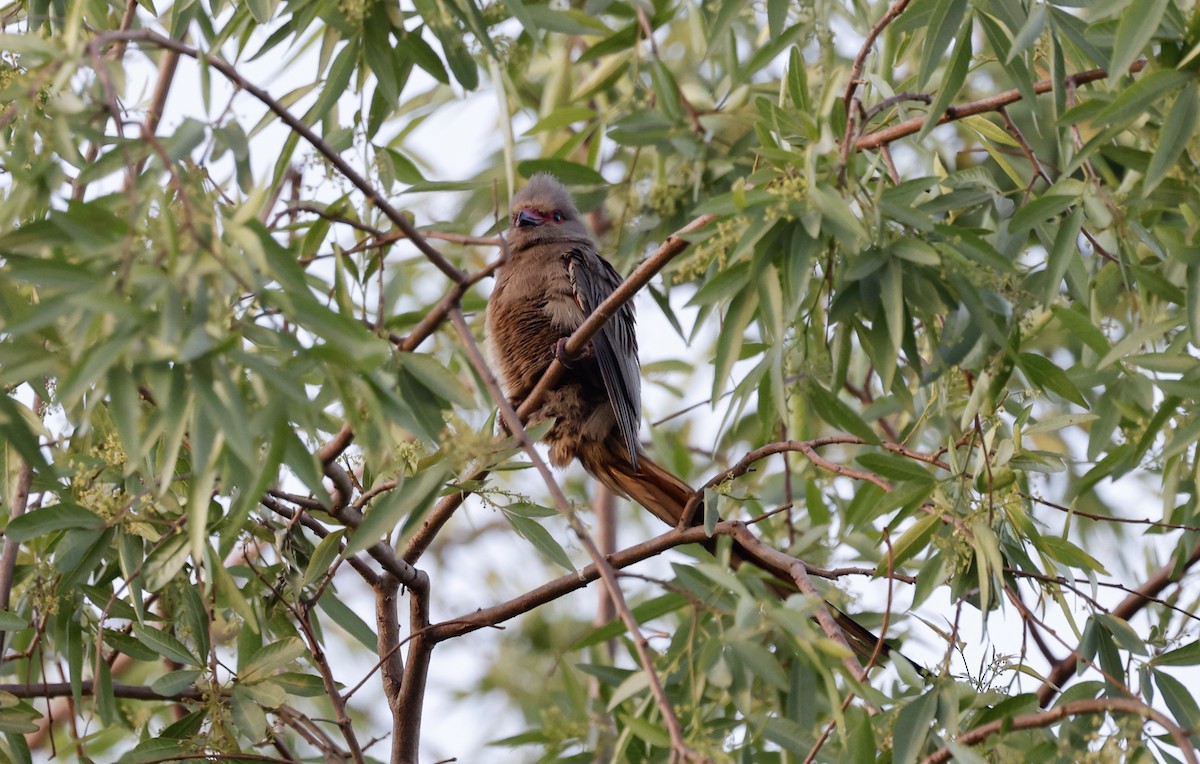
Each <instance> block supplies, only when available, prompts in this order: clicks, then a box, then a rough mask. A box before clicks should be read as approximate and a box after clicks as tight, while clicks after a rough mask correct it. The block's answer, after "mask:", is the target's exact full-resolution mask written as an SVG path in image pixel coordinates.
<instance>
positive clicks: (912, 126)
mask: <svg viewBox="0 0 1200 764" xmlns="http://www.w3.org/2000/svg"><path fill="white" fill-rule="evenodd" d="M1145 66H1146V61H1145V59H1142V60H1140V61H1134V62H1133V65H1132V66H1131V67H1129V71H1130V73H1131V74H1132V73H1134V72H1140V71H1141V70H1142V69H1144V68H1145ZM1107 76H1108V72H1107V71H1106V70H1104V69H1088V70H1087V71H1083V72H1079V73H1077V74H1072V75H1070V76H1068V77H1067V78H1066V79H1065V81H1064V82H1065V84H1067V85H1068V86H1071V87H1075V86H1078V85H1083V84H1086V83H1089V82H1096V81H1097V80H1102V79H1104V78H1105V77H1107ZM1053 89H1054V83H1053V82H1052V81H1050V80H1042V81H1040V82H1035V83H1034V84H1033V92H1034V93H1036V94H1038V95H1042V94H1044V93H1049V92H1050V91H1051V90H1053ZM1020 100H1021V91H1020V90H1017V89H1016V88H1013V89H1012V90H1006V91H1004V92H1003V93H997V94H996V95H993V96H989V97H987V98H981V99H979V100H978V101H971V102H970V103H965V104H962V105H961V106H951V107H949V108H948V109H946V113H945V114H943V115H942V116H941V117H939V118H938V121H937V124H939V125H944V124H946V123H948V122H954V121H956V120H959V119H964V118H966V117H971V116H974V115H976V114H983V113H985V112H989V111H999V110H1000V109H1003V108H1004V107H1005V106H1008V105H1009V104H1014V103H1016V102H1017V101H1020ZM925 121H926V118H925V117H913V118H912V119H906V120H904V121H903V122H899V123H897V124H895V125H892V126H891V127H885V128H884V129H882V130H879V131H876V132H874V133H868V134H867V135H864V136H862V137H861V138H859V139H858V140H856V141H855V142H854V147H855V148H856V149H858V150H859V151H862V150H864V149H875V148H879V147H880V146H883V145H886V144H888V143H891V142H893V141H896V140H899V139H900V138H903V137H905V136H907V135H913V134H914V133H917V132H919V131H920V130H921V127H922V126H924V124H925Z"/></svg>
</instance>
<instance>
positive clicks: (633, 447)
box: [485, 174, 888, 657]
mask: <svg viewBox="0 0 1200 764" xmlns="http://www.w3.org/2000/svg"><path fill="white" fill-rule="evenodd" d="M510 214H511V217H510V221H509V222H510V227H509V229H508V232H507V236H506V241H505V249H506V250H507V252H506V255H505V259H504V261H503V262H502V264H501V266H500V268H499V269H498V272H497V277H496V283H495V286H494V287H493V290H492V294H491V296H490V297H489V298H488V303H487V313H486V320H485V331H486V334H487V338H488V343H489V350H490V353H491V355H492V358H493V359H494V361H495V362H496V365H497V366H498V368H499V372H500V380H501V383H502V385H503V386H504V389H505V393H506V395H507V396H508V397H509V400H510V402H511V403H512V404H513V406H514V408H516V407H519V406H520V404H521V402H522V401H523V400H525V398H526V397H527V396H528V395H529V393H530V392H531V391H532V390H533V388H534V387H535V386H536V385H537V383H538V381H539V380H540V379H541V378H542V375H543V374H544V373H545V372H546V369H547V368H548V367H549V366H550V364H551V363H552V362H553V361H554V360H555V359H558V360H559V361H561V362H562V363H563V364H564V366H565V367H566V372H565V374H564V375H563V376H562V377H561V378H560V381H559V382H558V383H557V384H556V385H555V386H554V387H553V388H552V389H551V390H550V391H548V392H547V394H546V395H545V396H544V398H543V400H542V402H541V404H540V406H538V407H537V409H536V410H535V411H534V412H532V414H531V415H530V417H529V421H528V424H530V425H536V424H538V423H541V422H546V421H550V420H553V423H552V424H551V425H550V428H549V430H548V431H547V432H546V434H545V435H544V436H543V441H544V442H545V443H546V445H547V446H548V447H549V456H550V463H551V464H553V465H554V466H556V467H560V468H561V467H565V466H567V465H568V464H570V463H571V462H572V461H573V460H578V461H579V463H580V464H581V465H582V466H583V468H584V470H585V471H586V472H587V473H588V474H590V475H591V476H592V477H593V478H595V479H596V480H598V481H599V482H600V483H601V484H603V485H605V486H607V487H608V488H609V489H610V490H612V491H613V492H614V493H616V494H618V495H620V496H624V497H626V498H628V499H631V500H633V501H634V502H636V503H638V504H640V505H641V506H643V507H644V508H645V509H647V510H648V511H649V512H650V513H651V514H653V515H654V516H655V517H657V518H658V519H659V520H662V521H663V522H664V523H666V524H668V525H670V526H672V527H674V526H676V525H678V524H679V522H680V519H681V518H682V517H683V515H684V512H685V509H686V507H687V505H688V501H689V500H690V499H691V498H692V496H693V494H694V493H695V492H694V491H693V489H692V488H691V486H689V485H688V484H687V483H685V482H684V481H683V480H682V479H681V478H679V477H678V476H676V475H675V474H674V473H672V472H671V471H670V470H668V469H666V468H664V467H662V466H660V465H659V464H657V463H656V462H654V461H653V460H651V459H650V457H648V456H647V455H646V453H645V451H644V449H643V448H642V446H641V441H640V440H639V438H638V428H639V424H640V420H641V367H640V363H639V361H638V343H637V334H636V332H635V326H634V323H635V315H634V307H633V304H632V303H631V302H626V303H624V304H623V305H622V306H621V307H620V308H619V309H618V310H617V311H616V313H615V314H614V315H613V316H612V317H610V318H609V320H608V321H607V322H605V324H604V325H603V327H601V329H600V330H599V331H598V332H597V333H596V334H595V335H594V336H593V337H592V339H591V341H590V343H589V344H588V345H587V347H586V349H585V350H584V351H582V352H581V353H579V354H578V355H577V356H576V357H574V358H572V357H568V356H567V354H566V352H565V348H566V341H567V338H569V337H570V336H571V334H572V333H573V332H574V331H575V330H576V329H578V328H579V326H580V325H581V324H582V323H583V322H584V320H585V319H586V318H587V317H588V316H589V315H590V314H591V313H592V311H593V310H595V309H596V307H597V306H598V305H599V304H600V303H601V302H603V301H604V299H605V298H607V297H608V296H609V295H610V294H612V292H613V290H615V289H616V288H617V287H618V286H619V285H620V283H621V281H622V279H621V276H620V275H619V274H618V273H617V271H616V269H615V268H613V266H612V265H611V264H610V263H609V262H608V261H607V260H605V259H604V258H603V257H602V256H601V255H600V254H599V252H598V251H597V249H596V245H595V243H594V242H593V241H592V238H591V236H590V234H589V233H588V230H587V227H586V226H585V224H584V222H583V219H582V217H581V216H580V214H579V210H578V209H577V208H576V207H575V202H574V199H573V197H572V195H571V192H570V191H569V190H568V189H567V188H566V186H564V185H563V184H562V183H560V182H559V181H558V179H557V178H555V177H553V176H552V175H548V174H536V175H534V176H533V177H531V178H530V179H529V181H528V182H527V183H526V185H525V187H524V188H522V189H521V190H520V191H519V192H517V194H516V195H515V196H514V197H513V200H512V206H511V211H510ZM692 514H693V524H698V523H700V522H702V519H703V513H702V512H693V513H692ZM707 546H708V547H709V548H710V550H711V549H712V548H713V545H712V544H711V543H710V544H708V545H707ZM742 562H750V563H752V564H753V565H755V566H756V567H759V568H761V569H763V570H765V571H766V572H767V573H769V574H771V575H772V576H774V577H775V578H776V579H778V580H779V581H780V582H782V583H784V584H785V586H782V587H781V586H774V587H772V588H774V589H775V590H776V591H777V593H779V594H781V595H782V596H786V593H794V592H795V588H794V584H793V583H792V578H791V575H790V573H789V572H788V571H787V570H784V569H782V568H780V567H779V566H777V565H775V564H773V562H772V561H770V560H767V559H763V558H762V557H761V556H760V555H755V554H754V553H753V552H752V551H751V550H748V549H746V548H745V547H743V546H742V545H741V544H737V543H736V542H735V544H734V548H733V550H732V553H731V564H733V565H734V566H737V565H739V564H741V563H742ZM788 587H791V588H788ZM831 607H832V606H831ZM832 610H833V613H834V618H835V620H837V621H838V623H839V625H840V626H841V627H842V630H843V632H844V633H845V634H846V636H847V641H848V642H849V643H850V645H851V647H852V648H854V650H855V652H857V653H859V654H860V656H863V657H866V656H869V655H870V654H871V652H873V651H874V650H875V649H876V645H877V644H878V639H877V638H876V637H875V635H874V634H873V633H871V632H870V630H868V629H866V628H865V627H863V626H861V625H859V624H858V623H857V622H855V621H853V620H852V619H850V618H849V617H848V616H846V615H845V614H844V613H842V612H841V611H840V610H838V609H837V608H832ZM887 649H888V648H887V646H886V645H884V647H883V651H882V653H881V654H883V655H886V653H887Z"/></svg>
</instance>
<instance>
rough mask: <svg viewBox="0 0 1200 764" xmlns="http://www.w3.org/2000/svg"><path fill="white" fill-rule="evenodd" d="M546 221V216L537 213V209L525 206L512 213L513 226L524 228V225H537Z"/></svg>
mask: <svg viewBox="0 0 1200 764" xmlns="http://www.w3.org/2000/svg"><path fill="white" fill-rule="evenodd" d="M545 222H546V216H545V215H542V214H541V213H539V212H538V211H537V210H531V209H529V208H528V207H526V208H525V209H523V210H520V211H519V212H517V214H516V215H513V226H514V227H515V228H524V227H526V226H539V225H541V224H542V223H545Z"/></svg>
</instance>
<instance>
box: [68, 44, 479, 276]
mask: <svg viewBox="0 0 1200 764" xmlns="http://www.w3.org/2000/svg"><path fill="white" fill-rule="evenodd" d="M122 41H124V42H142V43H149V44H151V45H157V46H158V47H160V48H165V49H167V50H173V51H176V52H177V53H180V54H182V55H185V56H188V57H189V58H194V59H196V60H199V61H204V62H205V63H206V64H208V65H209V66H210V67H212V68H213V69H215V70H216V71H218V72H220V74H221V75H222V76H223V77H225V78H226V79H227V80H229V81H230V82H232V83H233V84H235V85H237V86H238V87H239V88H241V89H242V90H245V91H246V92H247V93H249V94H250V95H252V96H254V97H255V98H257V99H258V100H259V101H260V102H261V103H262V104H263V105H264V106H266V107H267V108H268V109H270V110H271V111H272V112H273V113H274V114H275V115H276V116H278V117H279V119H280V120H281V121H283V123H284V124H286V125H287V126H288V127H289V128H291V129H292V130H293V131H294V132H296V133H297V134H299V135H300V137H302V138H304V140H305V141H307V142H308V144H309V145H310V146H312V147H313V148H314V149H316V150H317V151H318V152H319V153H320V154H321V156H323V157H325V159H327V160H328V161H329V163H330V164H332V165H333V166H334V167H335V168H337V170H338V172H339V173H341V174H342V176H343V177H345V178H346V180H348V181H350V183H351V184H352V185H353V186H354V187H355V188H357V189H358V190H359V192H360V193H361V194H362V195H363V196H364V197H365V198H366V200H367V201H368V202H370V203H371V204H374V205H375V206H376V207H377V208H378V209H379V211H380V212H382V213H383V214H384V215H385V216H386V217H387V218H388V220H390V221H391V222H392V224H393V225H394V226H396V227H397V228H399V229H400V230H401V231H403V232H404V233H405V235H406V236H407V237H408V238H409V239H410V240H411V241H412V243H413V245H414V246H415V247H416V248H417V249H418V250H420V252H421V254H423V255H425V257H426V258H427V259H428V260H429V262H431V263H433V265H434V266H436V267H437V269H438V270H440V271H441V272H442V273H444V274H446V276H447V277H449V278H450V279H451V280H452V281H455V282H462V281H464V280H465V279H466V274H464V273H463V272H462V271H460V270H459V269H458V268H456V267H454V266H453V265H452V264H451V263H450V261H448V260H447V259H446V258H445V257H444V256H443V255H442V253H440V252H438V251H437V250H436V249H434V248H433V246H431V245H430V244H429V242H428V241H426V240H425V237H424V236H422V235H421V233H420V231H418V230H417V229H416V227H415V226H414V225H413V224H412V223H410V222H409V221H408V219H407V218H405V217H404V215H403V214H401V212H400V211H399V210H397V209H396V208H395V207H393V206H392V205H391V203H390V202H388V200H387V199H386V198H384V196H383V194H382V193H381V192H380V191H379V190H378V189H377V188H375V186H373V185H372V184H371V183H370V182H369V181H368V180H367V179H366V178H365V177H364V176H363V175H362V174H361V173H359V172H358V171H357V170H355V169H354V168H353V167H351V166H350V163H349V162H347V161H346V160H345V159H344V158H342V155H341V154H339V153H338V152H336V151H334V150H333V147H332V146H330V145H329V144H328V143H326V142H325V141H324V139H322V138H321V137H320V136H319V135H317V134H316V133H315V132H313V130H312V128H310V127H309V126H308V125H306V124H304V122H303V121H302V120H301V119H300V118H299V117H297V116H296V115H294V114H292V113H291V112H290V111H288V109H287V108H285V107H284V106H283V104H281V103H279V101H277V100H276V99H275V98H273V97H272V96H271V94H270V93H268V92H267V91H265V90H263V89H262V88H260V87H258V86H257V85H255V84H254V83H252V82H250V81H249V80H247V79H246V78H245V77H243V76H242V75H241V74H240V73H239V72H238V70H237V68H236V67H234V66H233V64H230V63H229V62H228V61H226V60H224V59H222V58H218V57H217V56H213V55H211V54H208V53H205V52H204V51H201V50H199V49H197V48H194V47H192V46H190V45H186V44H184V43H182V42H180V41H179V40H173V39H171V38H169V37H164V36H163V35H160V34H158V33H156V32H152V31H150V30H148V29H138V30H132V31H119V32H107V33H105V34H101V35H97V36H96V37H95V38H93V39H92V40H91V41H90V42H89V43H88V47H89V48H94V49H96V50H100V49H103V48H104V47H106V46H108V45H110V44H112V43H117V42H122Z"/></svg>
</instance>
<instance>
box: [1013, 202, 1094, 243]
mask: <svg viewBox="0 0 1200 764" xmlns="http://www.w3.org/2000/svg"><path fill="white" fill-rule="evenodd" d="M1077 201H1078V199H1077V198H1076V197H1074V196H1065V195H1059V194H1046V195H1044V196H1039V197H1038V198H1037V199H1034V200H1033V201H1032V202H1029V203H1028V204H1026V205H1024V206H1022V207H1019V208H1018V209H1017V211H1016V212H1014V213H1013V216H1012V217H1011V218H1010V219H1009V221H1008V230H1009V231H1010V232H1012V233H1014V234H1015V233H1018V232H1021V231H1025V230H1028V229H1030V228H1033V227H1034V226H1035V225H1038V224H1040V223H1043V222H1045V221H1047V220H1049V219H1050V218H1053V217H1057V216H1058V215H1059V214H1061V213H1062V212H1063V211H1064V210H1066V209H1067V208H1069V207H1070V206H1071V205H1073V204H1075V203H1076V202H1077Z"/></svg>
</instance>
